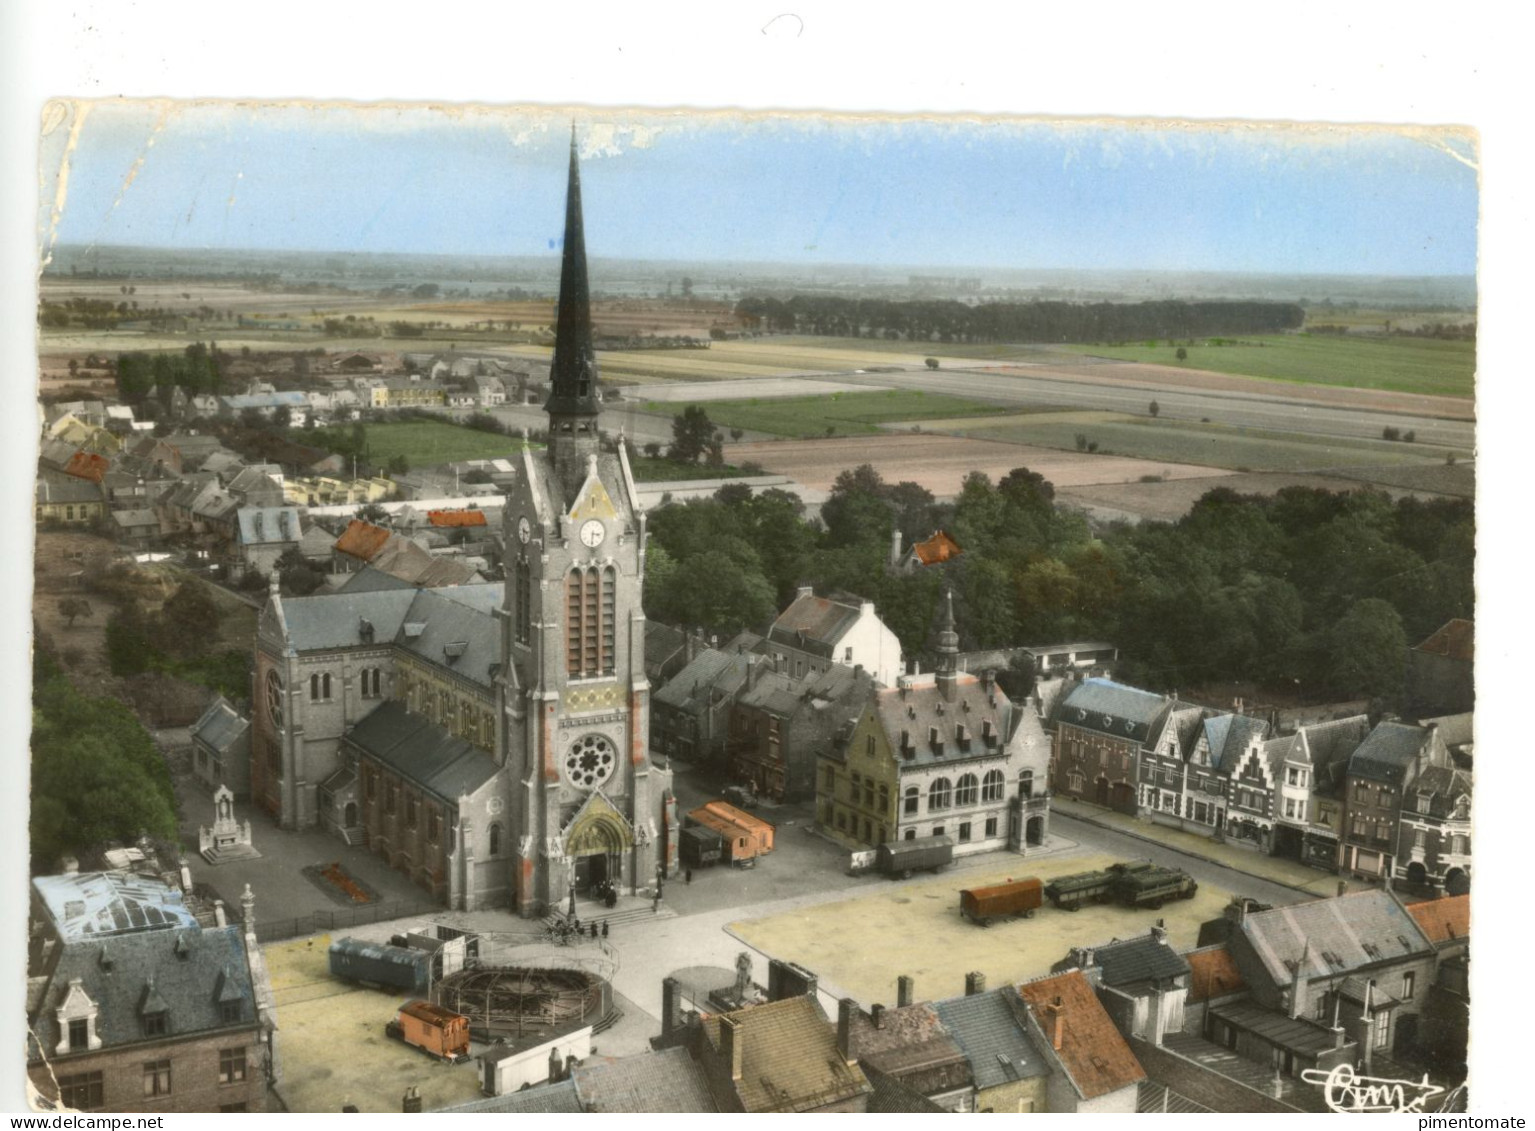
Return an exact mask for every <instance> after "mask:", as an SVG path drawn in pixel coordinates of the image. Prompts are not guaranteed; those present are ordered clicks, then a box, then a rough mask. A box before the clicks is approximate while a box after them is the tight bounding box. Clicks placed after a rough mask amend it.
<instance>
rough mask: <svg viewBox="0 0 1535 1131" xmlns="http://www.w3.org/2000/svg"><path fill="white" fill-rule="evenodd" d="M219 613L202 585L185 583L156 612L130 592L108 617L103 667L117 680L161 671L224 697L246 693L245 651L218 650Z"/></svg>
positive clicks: (191, 581) (191, 580) (247, 661)
mask: <svg viewBox="0 0 1535 1131" xmlns="http://www.w3.org/2000/svg"><path fill="white" fill-rule="evenodd" d="M219 619H220V616H219V608H218V605H217V604H216V603H215V602H214V600H213V598H212V597H211V596H210V594H209V592H208V588H207V586H205V585H204V584H203V583H202V582H200V581H198V580H196V579H194V578H188V579H187V580H185V581H183V582H182V583H181V584H180V585H178V586H177V587H176V589H175V591H174V592H172V593H171V595H170V596H169V597H167V598H166V600H165V601H164V603H163V604H162V605H161V606H160V608H159V609H158V610H153V611H151V610H149V609H147V608H146V607H145V606H144V605H143V604H142V603H141V602H140V601H139V599H138V598H137V597H136V596H135V595H134V594H132V593H125V594H123V595H122V597H121V599H120V601H119V603H118V606H117V608H116V609H115V610H114V611H113V613H112V615H111V616H110V617H108V618H107V623H106V652H107V663H108V665H109V666H110V667H111V669H112V674H113V675H116V676H133V675H138V674H139V673H141V672H155V671H159V672H165V673H167V674H169V675H173V676H179V677H181V678H184V679H188V680H190V681H191V682H193V683H200V684H202V685H203V686H205V687H209V688H211V689H213V690H215V691H218V692H221V693H222V694H224V695H229V696H232V697H234V698H237V699H238V698H242V697H245V696H247V695H249V694H250V663H251V659H250V652H249V650H248V649H222V648H220V647H219V638H218V625H219Z"/></svg>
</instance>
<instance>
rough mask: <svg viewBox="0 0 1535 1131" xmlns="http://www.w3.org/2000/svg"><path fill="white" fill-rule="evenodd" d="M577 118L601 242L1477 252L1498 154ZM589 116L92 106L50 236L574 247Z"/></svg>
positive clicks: (1240, 256) (1037, 129) (1245, 132)
mask: <svg viewBox="0 0 1535 1131" xmlns="http://www.w3.org/2000/svg"><path fill="white" fill-rule="evenodd" d="M75 113H76V115H79V114H80V111H79V110H78V109H77V110H76V111H75ZM577 124H578V130H579V132H580V136H581V146H582V152H583V164H582V181H583V192H584V196H585V203H586V217H587V245H588V251H589V252H590V253H591V254H593V255H596V256H614V257H631V258H650V259H679V260H688V261H697V260H730V259H742V260H773V261H784V262H790V263H796V264H801V265H811V264H817V263H827V264H833V263H836V264H846V263H869V264H884V265H896V264H906V265H932V266H935V267H936V266H952V267H963V266H975V267H1015V268H1055V267H1059V268H1079V269H1080V268H1114V269H1147V270H1208V271H1223V270H1225V271H1257V272H1276V273H1345V274H1356V273H1357V274H1372V275H1374V274H1380V275H1440V274H1470V273H1473V272H1474V271H1475V270H1476V218H1477V176H1476V170H1475V168H1474V165H1475V161H1476V152H1475V148H1474V143H1473V142H1472V141H1471V140H1470V139H1469V137H1468V135H1466V134H1456V133H1453V132H1450V131H1432V130H1426V129H1421V130H1417V131H1410V132H1404V131H1392V130H1388V129H1351V128H1347V127H1283V126H1252V125H1243V124H1236V125H1230V126H1209V125H1177V124H1171V125H1170V124H1166V123H1161V124H1147V125H1138V124H1134V123H1125V122H1114V123H1090V122H1071V121H1066V122H1041V121H1034V120H1029V119H992V120H985V119H964V118H947V119H904V120H903V119H878V118H870V119H825V118H815V117H789V116H777V117H769V116H756V117H751V116H741V115H729V114H721V115H712V116H683V115H665V114H660V113H656V112H648V113H645V114H638V115H635V116H632V117H622V116H618V115H615V114H611V113H609V114H601V115H596V114H593V115H589V116H587V117H585V118H582V119H578V123H577ZM76 128H77V130H78V138H77V142H76V144H75V145H74V146H73V148H69V147H68V146H67V145H66V138H68V137H69V136H70V134H71V132H72V130H74V129H76ZM568 128H569V119H567V118H564V117H559V116H555V115H553V114H537V113H533V114H529V113H521V112H513V111H503V110H494V109H486V108H478V109H476V108H462V107H459V108H452V109H444V110H430V109H422V108H398V107H396V108H389V107H384V108H367V107H354V106H340V107H330V108H319V109H312V108H307V107H299V106H282V105H264V106H242V105H238V104H229V103H170V102H165V103H148V102H141V103H101V104H94V105H91V106H89V108H88V109H87V110H86V111H85V112H84V114H83V118H76V119H71V120H65V121H61V122H59V123H58V124H57V125H56V126H55V127H54V128H53V129H51V130H50V131H49V132H48V133H47V134H46V135H45V138H44V143H43V161H42V165H43V175H42V186H41V187H42V196H41V199H42V201H43V209H42V213H41V215H40V218H39V225H40V237H41V239H42V241H43V243H44V245H45V246H46V245H47V244H49V243H50V242H52V241H55V240H56V241H57V242H63V243H80V244H92V243H95V244H139V245H148V246H158V247H173V248H246V247H250V248H274V249H308V250H332V249H334V250H348V251H403V252H433V253H447V254H494V255H541V254H550V255H552V254H553V250H552V248H553V246H554V244H555V243H557V241H558V239H559V235H560V225H561V223H562V215H563V213H562V208H563V182H564V164H565V153H566V145H567V139H568ZM66 149H67V150H68V178H67V192H66V193H65V195H64V205H63V208H62V211H61V213H60V216H59V219H58V223H57V227H56V229H52V228H51V225H50V216H49V208H50V206H51V205H52V204H53V203H54V202H55V200H56V190H57V187H58V177H57V174H58V171H59V169H60V168H61V166H62V160H63V156H64V154H65V151H66Z"/></svg>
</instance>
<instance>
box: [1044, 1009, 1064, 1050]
mask: <svg viewBox="0 0 1535 1131" xmlns="http://www.w3.org/2000/svg"><path fill="white" fill-rule="evenodd" d="M1045 1016H1046V1017H1047V1018H1048V1019H1049V1021H1050V1047H1051V1048H1053V1049H1054V1050H1055V1051H1056V1052H1060V1051H1061V1038H1062V1037H1064V1036H1065V1034H1066V1003H1065V1001H1064V1000H1062V999H1061V998H1059V997H1057V998H1056V999H1055V1000H1054V1001H1052V1002H1051V1003H1050V1004H1049V1005H1047V1006H1045Z"/></svg>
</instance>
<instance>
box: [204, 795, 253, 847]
mask: <svg viewBox="0 0 1535 1131" xmlns="http://www.w3.org/2000/svg"><path fill="white" fill-rule="evenodd" d="M197 840H198V851H199V852H201V853H202V858H203V859H204V860H206V861H207V862H208V863H210V864H228V863H229V862H230V861H231V860H254V859H256V858H257V857H259V856H260V855H261V853H259V852H257V851H256V850H255V849H254V848H253V847H251V823H250V822H249V821H238V820H236V819H235V795H234V794H233V793H232V792H231V791H230V789H229V787H228V786H227V785H221V786H219V787H218V789H217V790H216V791H215V792H214V794H213V827H212V828H211V829H210V828H208V827H207V826H206V825H201V826H199V827H198V829H197Z"/></svg>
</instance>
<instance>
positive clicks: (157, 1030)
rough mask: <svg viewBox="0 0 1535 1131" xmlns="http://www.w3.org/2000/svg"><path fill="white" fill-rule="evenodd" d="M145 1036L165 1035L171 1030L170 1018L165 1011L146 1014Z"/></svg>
mask: <svg viewBox="0 0 1535 1131" xmlns="http://www.w3.org/2000/svg"><path fill="white" fill-rule="evenodd" d="M143 1020H144V1036H146V1037H163V1036H165V1034H166V1033H168V1032H170V1020H169V1018H168V1017H167V1016H166V1014H165V1013H163V1012H161V1013H146V1014H144V1018H143Z"/></svg>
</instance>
